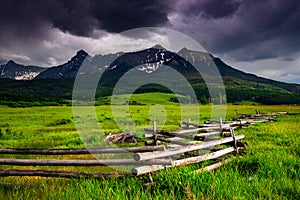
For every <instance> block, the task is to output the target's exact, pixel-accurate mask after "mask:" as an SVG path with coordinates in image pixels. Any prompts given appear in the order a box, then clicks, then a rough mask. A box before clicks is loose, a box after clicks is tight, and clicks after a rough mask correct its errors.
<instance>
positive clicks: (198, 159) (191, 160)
mask: <svg viewBox="0 0 300 200" xmlns="http://www.w3.org/2000/svg"><path fill="white" fill-rule="evenodd" d="M233 151H235V148H234V147H229V148H226V149H222V150H219V151H216V152H213V153H208V154H204V155H200V156H195V157H190V158H185V159H180V160H175V161H171V164H170V165H163V164H160V165H152V166H151V165H150V166H141V167H136V168H133V169H132V170H131V173H133V174H135V175H137V176H139V175H142V174H147V173H149V172H154V171H157V170H161V169H165V168H169V167H173V166H181V165H187V164H195V163H199V162H202V161H205V160H211V159H215V158H218V157H220V156H223V155H225V154H228V153H231V152H233Z"/></svg>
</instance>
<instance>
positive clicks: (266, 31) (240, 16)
mask: <svg viewBox="0 0 300 200" xmlns="http://www.w3.org/2000/svg"><path fill="white" fill-rule="evenodd" d="M177 10H178V13H177V18H178V19H181V22H176V20H177V19H175V20H174V21H172V22H173V23H174V24H175V27H177V28H178V29H179V30H183V31H185V32H186V33H192V34H193V36H194V37H195V38H196V39H198V41H199V42H200V43H201V44H203V45H204V46H205V47H206V48H207V49H208V50H209V51H211V52H213V53H219V54H222V53H223V54H227V55H230V56H231V57H233V58H235V59H237V60H255V59H265V58H274V57H281V56H282V57H284V56H289V55H290V54H293V53H295V52H299V51H300V36H299V35H300V26H299V25H298V24H299V21H300V1H297V0H285V1H284V0H281V1H280V0H266V1H256V0H245V1H238V0H224V1H221V0H204V1H196V0H186V1H182V2H181V4H180V6H178V8H177ZM195 27H197V31H194V30H195Z"/></svg>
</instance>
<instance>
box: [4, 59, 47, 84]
mask: <svg viewBox="0 0 300 200" xmlns="http://www.w3.org/2000/svg"><path fill="white" fill-rule="evenodd" d="M44 70H46V68H42V67H36V66H24V65H21V64H17V63H15V62H14V61H12V60H11V61H9V62H7V63H6V64H4V65H0V78H8V79H15V80H31V79H33V78H34V77H36V76H37V75H38V74H40V73H41V72H43V71H44Z"/></svg>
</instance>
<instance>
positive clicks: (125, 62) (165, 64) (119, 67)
mask: <svg viewBox="0 0 300 200" xmlns="http://www.w3.org/2000/svg"><path fill="white" fill-rule="evenodd" d="M213 64H215V66H216V67H217V69H218V70H219V72H220V74H221V75H222V78H223V81H224V84H225V87H226V93H227V101H228V102H237V101H243V100H251V101H257V102H261V103H266V104H295V103H296V104H300V85H298V84H288V83H283V82H279V81H274V80H270V79H266V78H261V77H258V76H256V75H254V74H249V73H245V72H242V71H240V70H237V69H234V68H232V67H231V66H228V65H227V64H225V63H224V62H223V61H222V60H221V59H219V58H216V57H214V56H212V55H210V54H208V53H203V52H198V51H192V50H189V49H187V48H183V49H181V50H180V51H179V52H178V53H173V52H170V51H168V50H166V49H164V48H163V47H161V46H154V47H152V48H149V49H145V50H142V51H137V52H127V53H122V52H120V53H116V54H108V55H100V54H99V55H95V56H94V57H92V56H90V55H88V53H86V52H85V51H83V50H80V51H78V52H77V53H76V55H75V56H74V57H72V58H71V60H70V61H68V62H67V63H65V64H62V65H59V66H55V67H51V68H48V69H45V68H39V67H32V66H29V67H28V69H30V70H32V69H35V70H36V71H30V72H27V74H28V73H29V74H30V73H31V72H32V73H35V76H33V75H32V76H29V75H28V76H29V77H30V78H27V79H28V80H29V79H32V78H34V79H33V80H31V81H25V82H24V81H9V80H5V79H3V81H1V80H0V87H1V89H2V91H0V101H1V99H2V100H5V101H9V99H11V100H13V99H14V98H15V97H16V96H18V95H21V96H22V95H24V96H26V95H27V96H30V98H31V97H32V98H33V97H34V96H38V97H45V98H48V97H50V98H60V99H71V98H72V88H73V87H72V86H73V83H74V80H75V77H76V76H77V75H79V76H85V77H87V78H88V79H89V76H92V75H93V76H99V75H102V78H101V80H100V82H99V87H98V89H97V93H96V98H99V97H103V96H107V95H111V94H112V91H113V88H114V86H115V84H116V83H117V82H118V80H119V79H120V78H121V77H123V75H124V74H125V73H126V74H128V73H127V72H130V73H131V74H133V76H132V77H131V79H129V83H130V82H133V83H134V82H135V81H136V80H137V78H139V77H140V76H141V75H143V76H145V75H147V76H148V77H150V76H152V75H154V76H157V75H158V74H162V76H161V77H162V78H164V77H165V78H167V79H168V81H170V82H171V84H172V85H178V87H177V89H178V91H179V92H181V94H183V95H185V89H184V87H185V85H180V83H179V82H178V80H177V79H176V78H174V77H170V75H171V73H170V70H169V69H172V70H173V71H174V70H176V71H177V72H178V73H179V74H181V75H183V76H184V77H185V79H186V80H188V81H189V83H190V84H191V85H192V87H193V89H194V91H195V93H196V95H197V97H198V99H200V97H202V96H206V97H209V96H210V95H209V92H208V89H207V86H206V83H205V81H204V79H203V77H202V76H201V75H208V76H213V75H214V73H213V70H212V69H213V68H212V66H213ZM11 66H13V67H11ZM15 66H18V67H15ZM81 66H84V67H85V68H84V70H82V68H80V67H81ZM194 66H198V70H197V69H195V67H194ZM26 67H27V66H22V65H18V64H16V63H14V62H13V61H10V62H9V63H7V64H6V65H5V67H3V65H2V66H1V68H0V69H1V70H2V71H3V72H4V75H5V76H0V78H8V79H16V77H17V78H18V77H23V78H25V80H26V76H25V75H26V73H24V74H23V76H21V75H19V74H21V73H20V71H22V70H23V71H26V70H25V69H26ZM9 69H11V70H9ZM28 69H27V71H29V70H28ZM79 69H80V74H78V70H79ZM18 70H19V71H18ZM39 70H40V71H39ZM199 70H200V72H201V75H200V74H199ZM0 72H1V71H0ZM133 72H134V73H133ZM143 76H141V77H143ZM123 86H126V84H124V85H123ZM156 91H160V92H171V91H170V90H169V89H168V88H165V87H162V86H160V85H157V84H147V85H145V86H142V87H140V88H138V89H137V90H136V91H135V92H136V93H141V92H156ZM7 97H10V98H7ZM18 99H19V96H18Z"/></svg>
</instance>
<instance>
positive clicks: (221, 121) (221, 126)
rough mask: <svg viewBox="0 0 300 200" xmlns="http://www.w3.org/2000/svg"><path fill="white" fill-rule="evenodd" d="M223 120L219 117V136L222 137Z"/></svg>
mask: <svg viewBox="0 0 300 200" xmlns="http://www.w3.org/2000/svg"><path fill="white" fill-rule="evenodd" d="M222 124H223V120H222V117H220V135H221V136H223V125H222Z"/></svg>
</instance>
